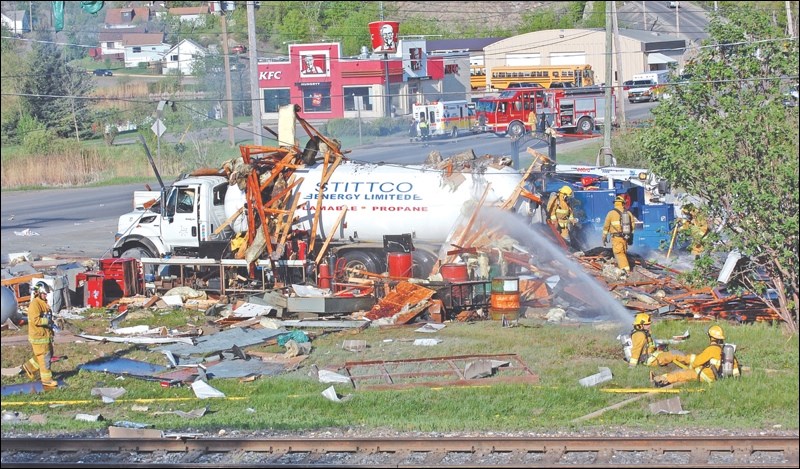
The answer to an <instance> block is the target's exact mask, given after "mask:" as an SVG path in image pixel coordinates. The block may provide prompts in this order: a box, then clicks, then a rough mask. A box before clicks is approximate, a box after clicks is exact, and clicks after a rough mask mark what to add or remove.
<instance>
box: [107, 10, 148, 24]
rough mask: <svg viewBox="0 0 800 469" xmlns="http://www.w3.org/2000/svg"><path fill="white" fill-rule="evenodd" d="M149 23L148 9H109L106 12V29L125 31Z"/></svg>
mask: <svg viewBox="0 0 800 469" xmlns="http://www.w3.org/2000/svg"><path fill="white" fill-rule="evenodd" d="M148 21H150V8H148V7H134V8H109V9H107V10H106V20H105V25H106V29H118V28H121V29H125V28H131V27H134V26H141V25H142V24H144V23H147V22H148Z"/></svg>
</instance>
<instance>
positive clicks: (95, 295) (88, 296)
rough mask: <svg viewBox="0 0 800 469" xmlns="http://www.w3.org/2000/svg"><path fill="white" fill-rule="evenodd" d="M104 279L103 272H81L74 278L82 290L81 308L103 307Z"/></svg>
mask: <svg viewBox="0 0 800 469" xmlns="http://www.w3.org/2000/svg"><path fill="white" fill-rule="evenodd" d="M105 279H106V276H105V274H104V273H103V272H81V273H79V274H77V275H76V276H75V280H76V281H77V282H78V285H79V287H80V288H83V306H85V307H88V308H102V307H103V306H104V305H105V304H104V295H103V282H104V281H105Z"/></svg>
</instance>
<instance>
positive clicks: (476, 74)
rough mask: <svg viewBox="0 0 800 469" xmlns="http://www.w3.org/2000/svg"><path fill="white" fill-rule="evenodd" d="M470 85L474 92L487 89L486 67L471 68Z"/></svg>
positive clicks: (471, 66) (474, 66)
mask: <svg viewBox="0 0 800 469" xmlns="http://www.w3.org/2000/svg"><path fill="white" fill-rule="evenodd" d="M469 84H470V87H471V88H472V89H473V90H485V89H486V66H484V65H475V64H472V65H470V66H469Z"/></svg>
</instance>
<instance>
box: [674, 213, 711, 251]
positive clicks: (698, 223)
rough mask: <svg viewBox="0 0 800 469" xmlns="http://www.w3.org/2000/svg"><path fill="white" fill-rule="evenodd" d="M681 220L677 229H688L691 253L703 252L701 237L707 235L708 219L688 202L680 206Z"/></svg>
mask: <svg viewBox="0 0 800 469" xmlns="http://www.w3.org/2000/svg"><path fill="white" fill-rule="evenodd" d="M681 213H682V215H683V221H682V223H681V225H680V228H679V231H688V232H689V236H690V237H691V240H692V248H691V251H692V254H694V256H695V257H697V256H699V255H700V254H702V253H703V239H704V238H705V237H706V235H708V221H707V220H706V218H705V216H704V215H703V214H702V213H700V211H699V210H698V209H697V207H695V205H694V204H692V203H688V204H686V205H684V206H683V207H682V208H681Z"/></svg>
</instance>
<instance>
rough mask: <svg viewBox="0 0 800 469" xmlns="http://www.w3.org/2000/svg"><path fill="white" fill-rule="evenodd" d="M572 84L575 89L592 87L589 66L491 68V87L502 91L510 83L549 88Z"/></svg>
mask: <svg viewBox="0 0 800 469" xmlns="http://www.w3.org/2000/svg"><path fill="white" fill-rule="evenodd" d="M563 82H568V83H572V84H573V85H574V86H576V87H581V86H593V85H594V84H595V83H594V71H593V70H592V66H591V65H514V66H502V67H494V68H492V76H491V86H492V88H493V89H497V90H504V89H506V88H508V85H509V84H510V83H523V84H538V85H541V86H543V87H545V88H550V86H551V85H552V84H553V83H563Z"/></svg>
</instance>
